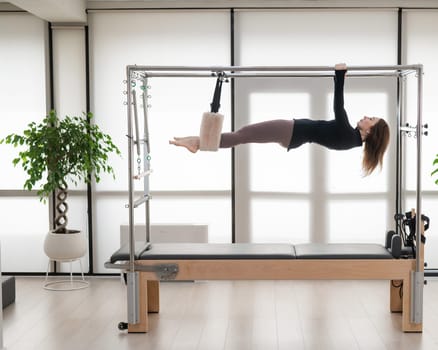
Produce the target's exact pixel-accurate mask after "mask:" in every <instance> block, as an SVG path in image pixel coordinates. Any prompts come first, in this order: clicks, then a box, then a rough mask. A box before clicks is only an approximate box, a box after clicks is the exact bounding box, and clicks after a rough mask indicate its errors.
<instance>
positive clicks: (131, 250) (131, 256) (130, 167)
mask: <svg viewBox="0 0 438 350" xmlns="http://www.w3.org/2000/svg"><path fill="white" fill-rule="evenodd" d="M126 74H127V80H126V81H127V85H128V86H127V108H128V135H127V136H128V191H129V193H128V205H129V208H128V209H129V263H130V270H131V271H134V251H135V248H134V182H133V163H132V162H133V151H134V139H133V130H132V91H131V69H130V68H129V67H128V69H127V71H126Z"/></svg>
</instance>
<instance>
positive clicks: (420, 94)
mask: <svg viewBox="0 0 438 350" xmlns="http://www.w3.org/2000/svg"><path fill="white" fill-rule="evenodd" d="M417 74H418V77H417V79H418V92H417V94H418V95H417V216H416V227H417V231H416V232H417V251H418V252H417V261H416V271H417V272H418V271H422V270H423V266H421V261H420V258H422V257H421V256H419V255H420V246H421V229H420V227H421V225H422V221H421V209H422V208H421V204H422V203H421V173H422V172H421V155H422V136H423V116H422V114H423V106H422V105H423V68H422V67H420V68H419V69H418V70H417Z"/></svg>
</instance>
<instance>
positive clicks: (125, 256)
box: [110, 242, 151, 264]
mask: <svg viewBox="0 0 438 350" xmlns="http://www.w3.org/2000/svg"><path fill="white" fill-rule="evenodd" d="M150 247H151V243H149V242H148V243H146V242H135V253H134V259H135V260H138V259H139V257H140V256H141V254H142V253H143V252H144V251H146V250H148V249H150ZM128 260H129V244H125V245H124V246H123V247H121V248H120V249H119V250H117V251H116V252H115V253H114V254H113V255H111V259H110V261H111V263H112V264H114V263H115V262H117V261H128Z"/></svg>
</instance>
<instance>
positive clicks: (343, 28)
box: [236, 9, 397, 66]
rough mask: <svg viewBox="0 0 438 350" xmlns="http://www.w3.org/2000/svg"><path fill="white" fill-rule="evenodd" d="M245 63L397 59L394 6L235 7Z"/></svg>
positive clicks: (380, 61)
mask: <svg viewBox="0 0 438 350" xmlns="http://www.w3.org/2000/svg"><path fill="white" fill-rule="evenodd" d="M236 22H237V29H238V30H237V31H236V43H237V45H238V48H239V49H238V50H237V51H236V52H237V58H238V62H239V63H240V64H246V65H252V64H254V65H257V64H260V65H273V64H278V65H326V66H327V65H334V64H335V63H337V62H348V63H349V64H353V63H354V64H364V65H372V64H376V65H382V64H385V63H386V64H395V63H396V62H397V61H396V57H397V56H396V54H397V11H396V10H375V9H374V10H364V9H360V10H339V9H336V10H314V9H312V10H296V9H294V10H277V11H276V10H273V11H267V10H263V11H247V10H242V11H236Z"/></svg>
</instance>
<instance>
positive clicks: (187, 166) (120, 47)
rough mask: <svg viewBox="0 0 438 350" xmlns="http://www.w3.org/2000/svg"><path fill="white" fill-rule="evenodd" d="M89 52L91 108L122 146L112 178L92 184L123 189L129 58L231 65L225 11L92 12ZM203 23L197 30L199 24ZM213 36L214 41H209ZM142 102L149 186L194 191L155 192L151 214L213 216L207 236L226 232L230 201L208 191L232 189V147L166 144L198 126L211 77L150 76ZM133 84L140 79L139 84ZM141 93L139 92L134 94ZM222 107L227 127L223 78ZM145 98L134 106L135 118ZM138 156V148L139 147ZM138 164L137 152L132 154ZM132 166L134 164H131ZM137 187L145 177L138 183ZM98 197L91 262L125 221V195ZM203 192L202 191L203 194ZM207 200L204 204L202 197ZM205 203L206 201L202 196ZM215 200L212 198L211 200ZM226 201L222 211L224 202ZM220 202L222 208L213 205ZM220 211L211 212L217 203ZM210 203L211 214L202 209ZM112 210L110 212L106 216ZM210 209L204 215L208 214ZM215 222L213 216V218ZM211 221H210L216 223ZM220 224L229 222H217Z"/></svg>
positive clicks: (222, 236)
mask: <svg viewBox="0 0 438 350" xmlns="http://www.w3.org/2000/svg"><path fill="white" fill-rule="evenodd" d="M89 28H90V30H89V33H90V42H91V49H90V51H91V52H92V59H91V65H92V72H91V76H92V80H93V85H92V89H91V94H92V110H93V111H94V112H95V115H96V121H97V122H98V123H99V124H100V125H101V126H102V128H103V129H104V130H105V131H106V132H108V133H110V134H111V135H112V137H113V139H114V141H115V142H116V144H117V145H119V146H120V148H121V150H122V153H123V155H122V157H120V158H119V157H112V158H111V162H112V164H113V166H114V169H115V172H116V180H113V179H112V178H109V177H106V178H103V179H102V182H101V183H99V184H97V185H96V191H97V193H98V196H99V192H100V191H127V189H128V179H127V178H128V164H127V161H128V159H127V158H128V153H127V138H126V134H127V120H126V114H127V111H126V106H125V105H124V102H125V101H126V95H124V93H123V91H124V90H126V88H127V86H126V84H124V82H123V81H124V80H125V79H126V72H125V69H126V65H129V64H138V65H189V66H194V65H205V66H213V65H229V62H230V43H229V12H228V11H226V10H225V11H222V10H219V11H216V10H206V11H148V12H139V13H132V12H129V13H114V12H112V13H92V14H90V15H89ZM200 28H202V30H200ZM211 43H214V45H212V44H211ZM147 85H148V86H149V87H150V88H149V89H147V95H149V96H150V98H149V99H148V104H150V105H151V107H150V108H148V109H147V113H148V120H149V123H148V124H149V137H150V145H151V149H150V150H151V154H150V156H151V168H152V170H153V173H152V175H151V176H150V189H151V191H152V193H154V191H175V190H176V191H188V190H189V191H197V192H199V194H200V196H201V197H199V198H202V199H200V200H198V201H197V203H199V204H197V205H194V207H195V209H194V208H193V206H191V205H188V204H187V203H186V202H184V201H181V200H176V199H173V200H170V199H169V200H166V201H165V203H166V204H167V205H160V201H159V200H158V199H157V197H156V196H155V195H154V200H153V202H152V203H151V221H152V222H157V220H158V221H161V222H162V223H169V222H175V221H176V220H179V221H181V220H182V221H183V222H188V221H189V222H200V221H201V222H202V221H207V222H212V223H216V224H215V225H219V227H220V228H216V229H215V228H212V229H211V230H210V238H211V239H212V241H230V240H231V219H230V216H231V201H230V198H229V196H226V198H227V199H225V200H224V199H222V198H220V199H213V200H212V199H211V192H206V193H205V196H204V195H203V192H202V191H217V190H219V191H221V192H222V191H226V192H228V191H230V188H231V175H230V174H231V152H230V151H227V150H222V151H219V152H215V153H213V152H202V153H201V152H199V153H197V154H195V155H194V154H191V153H189V152H188V151H186V150H184V149H179V148H177V147H174V146H171V145H169V144H168V140H169V139H171V138H172V137H173V136H186V135H197V134H199V126H200V123H201V117H202V113H203V112H205V111H209V110H210V103H211V101H212V97H213V91H214V86H215V79H214V78H212V79H208V78H203V79H190V78H184V79H181V78H178V79H173V78H150V79H149V80H148V83H147ZM136 88H138V86H136ZM138 96H139V98H140V94H138ZM220 112H221V113H223V114H224V116H225V122H224V130H230V128H231V123H230V120H231V113H230V87H229V84H226V83H225V84H224V85H223V91H222V99H221V109H220ZM142 113H143V106H142V104H140V106H139V115H140V120H142V118H143V115H142ZM141 156H142V155H141ZM134 163H135V168H137V156H135V159H134ZM135 171H137V169H135ZM135 187H136V189H137V190H141V189H142V183H141V182H137V183H136V184H135ZM98 198H99V199H98V201H97V203H96V207H97V210H96V215H95V218H96V219H95V220H96V240H95V242H97V243H96V245H97V256H96V259H97V260H96V261H97V263H96V265H98V266H99V268H100V269H101V272H108V271H104V269H103V267H102V266H103V262H104V261H105V260H106V259H108V257H109V255H110V254H111V253H112V252H113V251H114V247H116V245H115V244H118V242H119V226H120V224H121V223H127V221H128V210H127V209H125V207H124V206H125V204H126V202H127V196H126V197H125V198H124V199H123V200H122V199H116V198H112V197H106V196H99V197H98ZM204 198H206V199H204ZM201 203H204V204H201ZM206 203H207V204H206ZM213 203H214V204H213ZM224 205H225V206H226V208H228V209H227V210H226V211H225V213H223V210H224V209H222V207H223V206H224ZM142 208H144V207H141V208H139V209H138V210H137V211H136V214H135V215H136V219H135V220H136V221H138V220H144V217H145V215H144V209H142ZM218 208H220V209H218ZM217 209H218V212H217V213H216V210H217ZM204 211H208V214H205V213H204V214H202V213H203V212H204ZM108 213H111V216H110V217H109V216H108ZM206 216H207V218H208V220H207V219H205V217H206ZM212 225H213V224H212ZM215 225H213V227H214V226H215ZM222 225H225V227H226V229H224V228H223V227H222Z"/></svg>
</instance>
